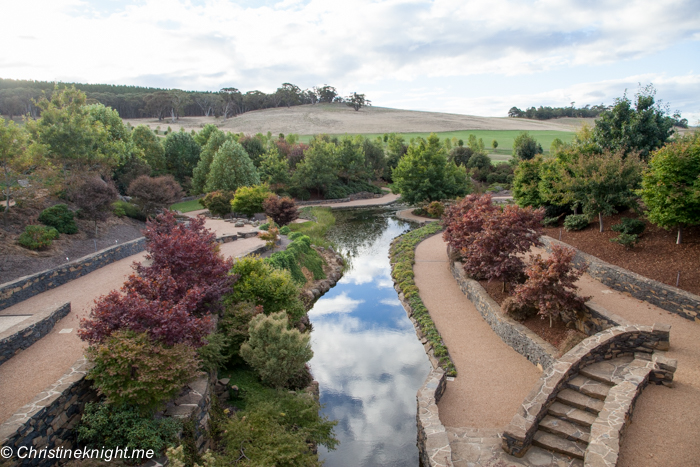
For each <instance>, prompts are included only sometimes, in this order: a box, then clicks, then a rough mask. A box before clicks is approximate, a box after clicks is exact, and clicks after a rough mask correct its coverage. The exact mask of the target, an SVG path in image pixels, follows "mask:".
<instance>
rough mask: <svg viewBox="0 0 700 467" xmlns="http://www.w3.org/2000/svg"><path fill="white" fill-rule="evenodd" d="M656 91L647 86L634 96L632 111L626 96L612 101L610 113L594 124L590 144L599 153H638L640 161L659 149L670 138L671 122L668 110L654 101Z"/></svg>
mask: <svg viewBox="0 0 700 467" xmlns="http://www.w3.org/2000/svg"><path fill="white" fill-rule="evenodd" d="M655 96H656V90H655V89H654V87H653V86H652V85H651V84H650V85H648V86H645V87H643V88H641V89H640V90H639V91H638V92H637V94H635V103H634V108H633V107H632V101H631V100H630V99H629V98H628V97H627V95H626V93H625V95H623V96H622V97H621V98H619V99H615V105H614V106H613V107H612V109H610V110H606V111H605V112H603V113H601V114H600V118H599V119H598V120H596V122H595V128H594V130H593V141H594V142H595V143H596V144H597V145H598V146H599V148H600V149H601V150H605V149H608V150H610V151H618V150H622V151H625V152H626V153H627V152H632V151H638V152H639V156H640V157H641V158H642V159H643V160H647V159H648V158H649V154H650V153H651V152H652V151H653V150H655V149H658V148H660V147H662V146H663V145H664V144H665V143H666V142H667V141H668V140H669V138H670V137H671V135H672V134H673V123H674V119H673V118H671V117H669V116H668V113H669V112H668V109H665V108H663V107H662V106H661V105H660V104H659V103H657V102H656V101H655Z"/></svg>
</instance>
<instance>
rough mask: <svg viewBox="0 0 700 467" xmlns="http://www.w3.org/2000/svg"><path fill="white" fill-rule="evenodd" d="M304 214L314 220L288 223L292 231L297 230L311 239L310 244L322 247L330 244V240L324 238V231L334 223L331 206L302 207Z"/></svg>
mask: <svg viewBox="0 0 700 467" xmlns="http://www.w3.org/2000/svg"><path fill="white" fill-rule="evenodd" d="M301 210H302V211H304V212H305V213H306V214H308V215H309V216H310V217H312V218H313V219H314V220H312V221H309V222H303V223H292V224H289V228H290V230H291V231H292V232H299V233H301V234H303V235H306V236H308V237H309V238H310V239H311V244H313V245H316V246H322V247H329V246H331V242H329V241H328V240H327V239H326V232H328V229H329V228H331V227H332V226H334V225H335V216H334V215H333V212H332V211H331V208H313V207H306V208H302V209H301Z"/></svg>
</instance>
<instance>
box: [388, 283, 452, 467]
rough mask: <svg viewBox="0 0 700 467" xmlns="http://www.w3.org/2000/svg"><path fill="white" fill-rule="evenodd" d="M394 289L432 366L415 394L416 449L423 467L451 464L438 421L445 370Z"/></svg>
mask: <svg viewBox="0 0 700 467" xmlns="http://www.w3.org/2000/svg"><path fill="white" fill-rule="evenodd" d="M395 288H396V292H398V294H399V301H400V302H401V305H403V308H404V310H406V313H407V314H408V318H409V319H410V320H411V322H412V323H413V326H414V328H415V330H416V335H417V337H418V339H419V340H420V341H421V342H422V343H423V346H424V348H425V353H426V354H428V359H429V360H430V364H431V365H432V369H431V370H430V373H428V376H427V377H426V378H425V382H423V385H422V386H421V387H420V389H418V393H417V395H416V400H417V409H416V425H417V427H418V452H419V454H420V458H421V461H422V465H424V466H425V467H451V466H452V448H451V447H450V440H449V438H448V437H447V431H446V430H445V427H444V425H443V424H442V422H441V421H440V413H439V411H438V406H437V404H438V402H440V398H441V397H442V394H443V393H444V392H445V387H446V386H447V377H446V375H445V370H443V369H442V368H441V367H440V363H439V361H438V359H437V358H435V354H434V352H433V348H432V347H431V346H430V343H428V342H427V340H426V339H425V338H424V337H423V333H422V332H421V329H420V324H418V322H417V321H416V320H415V319H414V318H413V309H412V308H411V305H409V304H408V302H407V301H406V300H405V298H404V296H403V293H401V290H400V289H399V286H398V285H396V286H395Z"/></svg>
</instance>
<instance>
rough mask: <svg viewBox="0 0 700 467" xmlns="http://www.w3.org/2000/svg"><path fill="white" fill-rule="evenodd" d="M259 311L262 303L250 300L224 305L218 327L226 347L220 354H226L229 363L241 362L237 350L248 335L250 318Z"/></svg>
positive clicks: (261, 308)
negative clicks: (256, 303)
mask: <svg viewBox="0 0 700 467" xmlns="http://www.w3.org/2000/svg"><path fill="white" fill-rule="evenodd" d="M261 313H263V307H262V305H258V306H255V305H253V304H252V303H251V302H240V303H232V304H230V305H229V306H227V307H226V309H225V311H224V316H223V317H222V318H221V320H220V321H219V328H220V329H221V333H222V334H223V335H224V336H225V338H226V347H225V348H224V349H223V350H222V354H224V355H226V356H227V360H228V362H229V363H232V364H236V363H242V359H241V358H240V354H239V352H240V350H241V345H242V344H243V342H245V341H246V340H247V339H248V337H249V335H248V328H249V327H250V320H252V319H253V317H255V316H256V315H259V314H261Z"/></svg>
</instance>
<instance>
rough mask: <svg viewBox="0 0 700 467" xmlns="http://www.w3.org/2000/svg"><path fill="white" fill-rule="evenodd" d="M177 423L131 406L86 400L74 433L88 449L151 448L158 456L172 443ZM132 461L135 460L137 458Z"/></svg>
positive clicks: (174, 420)
mask: <svg viewBox="0 0 700 467" xmlns="http://www.w3.org/2000/svg"><path fill="white" fill-rule="evenodd" d="M180 426H181V425H180V422H179V421H178V420H177V419H175V418H161V419H154V418H152V417H151V416H150V415H148V416H145V415H143V414H141V413H140V412H139V411H138V410H137V409H136V408H135V407H131V406H114V405H109V404H104V403H99V402H89V403H87V404H86V405H85V412H84V413H83V416H82V419H81V420H80V425H78V427H77V435H78V442H80V443H81V444H85V445H86V446H88V447H89V448H96V449H102V448H103V447H104V448H105V449H115V448H117V447H119V448H121V449H124V448H129V450H130V451H131V450H133V449H144V450H148V449H153V451H155V452H156V454H158V455H159V454H161V453H162V452H163V451H164V450H165V448H166V447H168V446H173V445H174V444H175V443H176V441H177V434H178V432H179V430H180ZM133 461H134V463H138V462H139V460H138V459H133Z"/></svg>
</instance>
